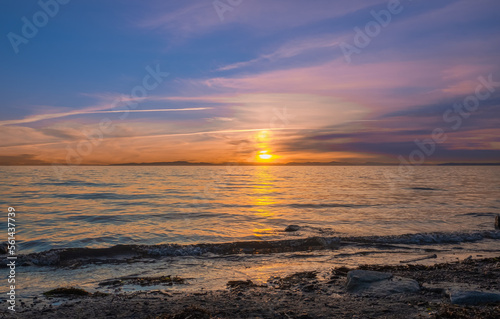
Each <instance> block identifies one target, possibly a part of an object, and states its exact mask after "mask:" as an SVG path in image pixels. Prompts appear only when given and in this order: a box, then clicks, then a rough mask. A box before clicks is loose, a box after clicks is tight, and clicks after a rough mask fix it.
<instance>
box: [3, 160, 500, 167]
mask: <svg viewBox="0 0 500 319" xmlns="http://www.w3.org/2000/svg"><path fill="white" fill-rule="evenodd" d="M52 165H56V166H58V165H62V166H67V164H64V163H37V164H31V163H26V164H6V163H0V166H52ZM227 165H234V166H399V165H400V164H399V163H380V162H364V163H349V162H335V161H332V162H289V163H245V162H244V163H238V162H227V163H209V162H188V161H175V162H150V163H144V162H143V163H119V164H80V165H69V166H227ZM412 166H500V162H498V163H455V162H450V163H435V164H422V165H412Z"/></svg>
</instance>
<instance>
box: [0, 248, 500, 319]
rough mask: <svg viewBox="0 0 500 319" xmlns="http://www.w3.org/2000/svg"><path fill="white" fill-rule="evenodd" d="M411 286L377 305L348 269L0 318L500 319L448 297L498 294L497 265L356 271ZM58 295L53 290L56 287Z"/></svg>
mask: <svg viewBox="0 0 500 319" xmlns="http://www.w3.org/2000/svg"><path fill="white" fill-rule="evenodd" d="M358 268H359V269H364V270H372V271H381V272H388V273H392V274H393V275H394V276H400V277H404V278H410V279H414V280H416V281H417V282H418V285H419V286H420V290H419V291H418V292H413V293H395V294H391V293H389V294H388V295H387V296H384V297H381V296H377V295H373V294H370V293H364V294H356V293H351V292H348V291H347V289H346V282H347V273H348V272H349V271H351V270H352V269H347V268H345V267H341V268H332V269H331V270H330V271H328V272H303V273H297V274H294V275H291V276H288V277H285V278H279V277H273V278H270V280H268V282H267V284H265V285H260V286H257V285H254V284H253V283H252V282H249V281H241V282H238V281H237V282H230V283H229V285H228V287H227V288H226V289H225V290H219V291H207V292H202V291H200V292H199V293H190V294H188V293H177V294H175V293H171V292H168V289H165V290H152V291H147V292H140V293H131V294H113V295H102V294H97V295H93V296H74V297H69V298H68V297H54V296H51V297H48V296H39V297H35V298H34V299H32V300H23V302H24V304H21V305H18V306H17V312H16V314H15V315H13V314H12V313H11V312H10V311H8V310H7V307H4V308H3V309H1V310H0V317H1V318H37V319H38V318H57V319H60V318H175V319H182V318H302V319H306V318H498V314H499V313H500V303H498V302H497V303H490V304H481V305H453V304H451V302H450V297H449V296H448V290H449V289H451V288H457V289H461V290H476V291H493V292H495V291H496V292H500V279H499V278H500V257H496V258H487V259H476V260H473V259H466V260H462V261H459V262H454V263H446V264H436V265H433V266H423V265H416V264H409V265H401V266H360V267H358ZM54 288H57V287H54Z"/></svg>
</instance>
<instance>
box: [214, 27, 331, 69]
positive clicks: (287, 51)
mask: <svg viewBox="0 0 500 319" xmlns="http://www.w3.org/2000/svg"><path fill="white" fill-rule="evenodd" d="M336 38H337V36H335V35H333V34H328V35H325V36H322V37H311V38H305V39H301V40H293V41H290V42H288V43H286V44H284V45H283V46H281V47H280V48H278V49H277V50H275V51H273V52H271V53H267V54H262V55H260V56H259V57H257V58H255V59H252V60H249V61H243V62H238V63H233V64H229V65H226V66H222V67H220V68H218V69H217V71H227V70H234V69H239V68H244V67H249V66H252V65H254V64H258V63H260V62H263V61H269V62H275V61H277V60H280V59H285V58H292V57H295V56H298V55H301V54H303V53H306V52H311V51H316V50H319V49H325V48H332V47H334V46H337V45H338V44H339V41H337V40H336Z"/></svg>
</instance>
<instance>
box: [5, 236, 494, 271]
mask: <svg viewBox="0 0 500 319" xmlns="http://www.w3.org/2000/svg"><path fill="white" fill-rule="evenodd" d="M486 239H500V231H478V232H452V233H417V234H405V235H392V236H350V237H342V236H329V237H309V238H297V239H286V240H273V241H243V242H231V243H201V244H192V245H181V244H159V245H116V246H113V247H108V248H85V247H83V248H59V249H51V250H48V251H43V252H39V253H31V254H26V255H18V260H19V263H20V264H22V265H35V266H70V265H75V264H81V263H83V264H88V263H106V262H108V263H112V262H131V261H141V259H142V258H148V257H149V258H151V257H176V256H202V255H206V254H216V255H235V254H274V253H286V252H300V251H313V250H325V249H330V250H333V249H339V248H341V247H346V246H350V245H360V244H361V245H369V246H373V247H374V248H376V247H378V246H387V245H396V244H408V245H423V244H425V245H431V244H456V243H463V242H477V241H481V240H486ZM4 266H5V265H4Z"/></svg>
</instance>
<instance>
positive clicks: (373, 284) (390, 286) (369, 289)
mask: <svg viewBox="0 0 500 319" xmlns="http://www.w3.org/2000/svg"><path fill="white" fill-rule="evenodd" d="M419 290H420V286H419V285H418V282H416V281H415V280H413V279H409V278H403V277H397V276H393V275H392V274H391V273H387V272H379V271H370V270H353V271H350V272H348V273H347V291H348V292H351V293H358V294H369V295H371V296H376V297H383V296H387V295H391V294H399V293H414V292H418V291H419Z"/></svg>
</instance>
